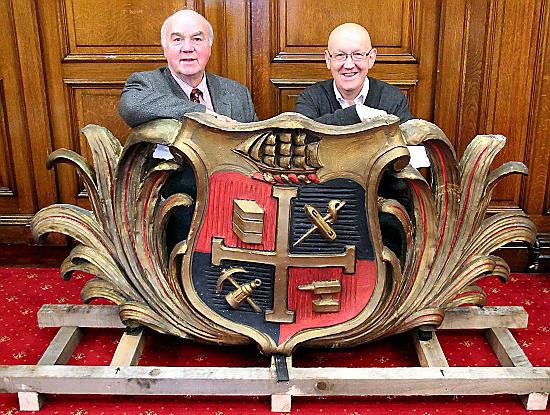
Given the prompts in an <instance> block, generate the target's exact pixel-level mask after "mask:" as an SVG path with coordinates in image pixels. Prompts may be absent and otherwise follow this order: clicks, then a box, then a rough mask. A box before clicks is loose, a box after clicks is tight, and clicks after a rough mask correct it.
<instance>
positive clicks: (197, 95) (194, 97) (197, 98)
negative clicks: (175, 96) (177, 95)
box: [189, 88, 202, 103]
mask: <svg viewBox="0 0 550 415" xmlns="http://www.w3.org/2000/svg"><path fill="white" fill-rule="evenodd" d="M201 97H202V92H201V90H200V89H198V88H193V89H192V90H191V93H190V94H189V99H190V100H191V101H192V102H196V103H200V102H201Z"/></svg>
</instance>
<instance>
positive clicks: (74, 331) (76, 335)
mask: <svg viewBox="0 0 550 415" xmlns="http://www.w3.org/2000/svg"><path fill="white" fill-rule="evenodd" d="M81 337H82V332H81V330H80V329H79V328H78V327H61V328H60V329H59V330H58V332H57V334H56V335H55V337H54V338H53V340H52V341H51V343H50V345H49V346H48V348H47V349H46V351H45V352H44V354H43V355H42V357H41V358H40V360H39V362H38V364H39V365H56V364H62V365H64V364H65V363H67V362H68V361H69V358H70V357H71V355H72V354H73V352H74V349H75V348H76V346H77V345H78V342H79V341H80V338H81ZM17 398H18V400H19V410H21V411H39V410H40V408H41V407H42V404H43V403H44V396H43V395H41V394H39V393H37V392H19V393H18V394H17Z"/></svg>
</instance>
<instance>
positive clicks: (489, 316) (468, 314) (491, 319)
mask: <svg viewBox="0 0 550 415" xmlns="http://www.w3.org/2000/svg"><path fill="white" fill-rule="evenodd" d="M527 320H528V314H527V312H526V311H525V309H524V308H523V307H517V306H507V307H483V308H481V307H474V306H473V307H456V308H452V309H449V310H447V311H446V312H445V318H444V319H443V322H442V323H441V325H440V326H439V327H438V329H488V328H491V327H508V328H512V329H520V328H521V329H524V328H526V327H527Z"/></svg>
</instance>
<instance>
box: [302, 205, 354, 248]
mask: <svg viewBox="0 0 550 415" xmlns="http://www.w3.org/2000/svg"><path fill="white" fill-rule="evenodd" d="M345 204H346V202H344V201H342V200H336V199H333V200H331V201H330V202H328V213H327V214H326V215H325V216H323V217H321V214H320V213H319V211H318V210H317V209H315V208H314V207H313V206H311V205H305V206H304V210H305V212H306V214H307V216H308V217H309V218H310V220H311V222H312V223H313V226H312V227H311V228H310V229H309V230H308V231H307V232H306V233H304V234H303V235H302V236H301V237H300V239H298V240H297V241H296V242H294V245H293V246H298V245H299V244H301V243H302V242H303V241H304V240H305V239H306V238H307V237H308V236H309V235H311V234H312V233H313V232H315V231H316V230H319V232H321V235H323V237H324V238H325V239H327V240H329V241H334V240H335V239H336V232H334V229H332V228H331V226H330V225H331V224H333V223H334V222H335V221H336V218H337V217H338V211H339V210H340V209H342V208H343V207H344V205H345Z"/></svg>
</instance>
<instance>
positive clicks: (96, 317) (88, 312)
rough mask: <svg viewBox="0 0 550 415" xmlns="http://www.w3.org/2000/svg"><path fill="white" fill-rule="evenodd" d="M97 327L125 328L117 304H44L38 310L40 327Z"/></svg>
mask: <svg viewBox="0 0 550 415" xmlns="http://www.w3.org/2000/svg"><path fill="white" fill-rule="evenodd" d="M63 326H77V327H96V328H117V329H123V328H126V326H125V325H124V324H123V323H122V321H121V320H120V317H119V315H118V306H116V305H86V304H79V305H71V304H44V305H43V306H42V307H41V308H40V310H39V311H38V327H40V328H44V327H63Z"/></svg>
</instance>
